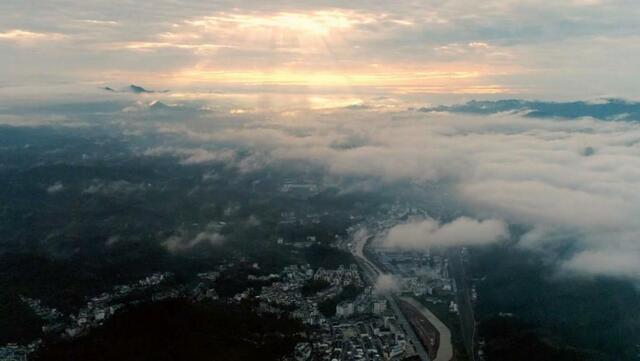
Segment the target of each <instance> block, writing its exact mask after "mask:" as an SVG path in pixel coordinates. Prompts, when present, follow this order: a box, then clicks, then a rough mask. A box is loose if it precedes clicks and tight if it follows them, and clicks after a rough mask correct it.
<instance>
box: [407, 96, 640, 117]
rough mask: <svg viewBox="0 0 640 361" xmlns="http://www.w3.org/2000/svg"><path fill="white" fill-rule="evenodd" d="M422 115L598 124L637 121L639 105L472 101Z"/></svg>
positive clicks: (618, 101) (614, 101) (607, 101)
mask: <svg viewBox="0 0 640 361" xmlns="http://www.w3.org/2000/svg"><path fill="white" fill-rule="evenodd" d="M419 111H422V112H451V113H466V114H485V115H487V114H496V113H522V114H524V116H527V117H534V118H565V119H576V118H583V117H592V118H596V119H601V120H628V121H640V103H638V102H632V101H627V100H623V99H613V98H608V99H601V100H598V101H593V102H589V101H573V102H545V101H529V100H521V99H505V100H492V101H477V100H472V101H470V102H467V103H464V104H456V105H440V106H436V107H424V108H420V109H419Z"/></svg>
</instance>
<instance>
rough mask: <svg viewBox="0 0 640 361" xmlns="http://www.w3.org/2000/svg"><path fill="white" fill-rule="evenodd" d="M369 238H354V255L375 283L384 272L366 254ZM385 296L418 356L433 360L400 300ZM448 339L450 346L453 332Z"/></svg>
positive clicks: (366, 275) (372, 282)
mask: <svg viewBox="0 0 640 361" xmlns="http://www.w3.org/2000/svg"><path fill="white" fill-rule="evenodd" d="M367 239H368V236H366V235H361V236H360V237H357V238H355V239H354V241H355V242H356V246H355V248H354V255H355V256H356V257H358V258H359V259H360V260H361V261H362V263H363V268H364V270H365V278H367V280H368V281H369V283H371V284H372V285H374V284H375V283H376V280H377V277H378V275H381V274H383V272H382V271H380V269H379V268H378V267H377V266H376V265H375V264H374V263H373V262H371V261H369V259H368V258H367V257H366V256H365V255H364V247H365V245H366V243H367ZM385 298H386V299H387V302H389V305H390V306H391V309H392V310H393V312H394V313H395V315H396V318H397V319H398V322H400V324H401V325H402V328H403V329H404V330H405V332H406V334H407V339H408V340H409V341H411V343H412V344H413V347H414V348H415V350H416V353H417V354H418V357H420V360H422V361H431V359H430V358H429V354H428V353H427V351H426V350H425V348H424V346H423V345H422V342H420V339H419V338H418V335H416V333H415V331H414V330H413V327H411V324H410V323H409V321H408V320H407V318H406V317H405V316H404V314H403V313H402V312H401V311H400V307H399V306H398V302H397V301H396V298H395V296H392V295H390V294H388V295H386V296H385ZM432 315H433V314H432ZM425 317H426V315H425ZM433 317H435V316H433ZM428 319H429V318H428ZM436 319H437V318H436ZM438 321H439V320H438ZM440 323H442V322H440ZM445 327H446V326H445ZM447 330H448V329H447ZM441 337H442V336H441ZM448 339H449V347H450V346H451V333H449V338H448ZM438 356H440V352H438ZM436 360H438V361H449V360H450V358H449V359H446V360H439V359H436Z"/></svg>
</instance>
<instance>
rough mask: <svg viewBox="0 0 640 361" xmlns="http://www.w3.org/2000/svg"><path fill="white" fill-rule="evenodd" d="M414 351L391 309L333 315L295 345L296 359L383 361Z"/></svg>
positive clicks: (398, 358) (294, 357)
mask: <svg viewBox="0 0 640 361" xmlns="http://www.w3.org/2000/svg"><path fill="white" fill-rule="evenodd" d="M413 355H415V350H414V349H413V347H412V346H411V344H410V343H409V342H407V340H406V336H405V333H404V330H403V329H402V327H401V326H400V324H399V323H398V322H397V320H396V319H395V316H393V313H392V312H391V311H389V310H386V309H385V311H383V312H382V313H381V314H377V315H375V314H372V313H366V314H361V315H358V316H356V317H352V318H348V319H339V318H336V319H333V320H332V322H328V323H326V324H324V325H321V326H319V327H315V328H312V329H311V331H310V332H309V341H308V342H302V343H300V344H298V346H297V347H296V351H295V353H294V355H293V356H292V357H291V358H290V359H291V360H294V359H295V360H296V361H305V360H314V361H333V360H338V361H382V360H401V359H403V358H405V357H410V356H413Z"/></svg>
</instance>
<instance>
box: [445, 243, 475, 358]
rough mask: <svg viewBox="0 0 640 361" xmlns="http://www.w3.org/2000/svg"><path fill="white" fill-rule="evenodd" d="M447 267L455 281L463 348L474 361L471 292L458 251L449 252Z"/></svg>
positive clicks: (473, 318) (473, 319)
mask: <svg viewBox="0 0 640 361" xmlns="http://www.w3.org/2000/svg"><path fill="white" fill-rule="evenodd" d="M449 266H450V271H451V276H452V277H453V278H454V279H455V281H456V302H457V303H458V310H459V311H460V324H461V326H462V327H461V330H462V339H463V342H464V347H465V349H466V350H467V353H468V354H469V360H471V361H474V360H475V358H476V355H475V333H476V320H475V315H474V312H473V303H472V301H471V291H470V290H469V287H468V282H467V281H468V279H467V276H466V274H465V269H464V264H463V261H462V256H461V254H460V249H458V248H454V249H452V250H451V251H450V252H449Z"/></svg>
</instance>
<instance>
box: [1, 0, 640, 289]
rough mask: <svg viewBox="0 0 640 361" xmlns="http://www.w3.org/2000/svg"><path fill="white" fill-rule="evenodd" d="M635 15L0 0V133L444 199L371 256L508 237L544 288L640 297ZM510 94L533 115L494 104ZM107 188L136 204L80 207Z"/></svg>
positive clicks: (638, 28)
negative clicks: (419, 189)
mask: <svg viewBox="0 0 640 361" xmlns="http://www.w3.org/2000/svg"><path fill="white" fill-rule="evenodd" d="M639 16H640V3H638V2H637V0H564V1H547V0H520V1H516V0H483V1H475V0H474V1H472V0H450V1H443V0H421V1H401V0H398V1H393V2H390V1H376V0H370V1H361V0H351V1H337V0H334V1H311V0H299V1H295V2H293V1H278V0H272V1H263V0H237V1H224V0H220V1H195V0H182V1H177V0H157V1H154V2H152V3H149V2H140V1H127V0H115V1H103V0H94V1H91V2H87V1H79V0H65V1H55V0H51V1H25V0H21V1H14V0H4V1H1V2H0V123H1V124H5V125H11V126H38V125H43V124H46V125H51V124H54V125H57V126H61V127H86V126H99V127H112V128H114V129H118V130H119V131H121V134H123V136H124V137H126V136H130V135H136V134H160V135H163V136H167V135H171V136H174V137H176V138H179V139H181V140H182V141H181V142H177V143H175V144H155V145H152V146H149V147H148V149H139V150H136V151H137V152H139V155H140V156H143V157H154V156H161V155H162V156H164V155H171V156H173V157H175V159H176V161H178V162H179V163H181V164H183V165H185V166H189V165H193V164H207V163H214V162H224V163H226V164H227V165H228V166H229V167H236V168H238V169H239V170H241V171H242V172H247V173H250V172H252V171H255V170H260V169H264V168H267V167H270V166H272V165H274V164H282V163H285V164H286V163H287V162H298V161H302V162H309V163H311V164H314V165H316V166H319V167H321V168H322V169H323V170H325V171H326V173H327V175H328V176H329V177H335V178H336V179H340V178H344V177H348V178H352V179H358V180H360V182H359V183H358V182H356V184H355V185H352V186H353V187H354V188H353V189H351V190H349V189H347V190H345V191H354V190H357V191H371V192H377V191H378V190H380V189H387V188H391V187H393V186H394V185H398V184H403V183H404V184H406V183H410V184H413V185H418V186H424V187H425V188H427V187H431V186H433V185H434V184H435V185H443V186H444V188H442V189H439V190H438V192H440V193H441V194H442V195H443V196H445V197H446V200H447V202H449V203H450V204H451V205H455V206H456V207H459V211H460V214H461V215H460V217H458V218H456V219H452V220H443V219H437V217H436V216H435V215H429V216H425V217H423V218H419V219H411V220H408V221H407V222H404V223H402V224H398V225H396V226H394V227H392V228H391V229H389V230H388V232H387V233H386V234H382V235H380V239H381V240H382V242H387V244H388V245H392V246H398V247H406V248H409V249H412V248H421V247H428V246H447V245H455V246H464V245H468V246H480V245H486V244H491V243H495V242H501V241H504V240H506V239H511V238H516V239H515V242H516V244H517V247H521V248H523V249H527V250H532V251H534V252H538V253H540V254H542V255H545V256H547V257H548V260H549V262H550V263H552V264H553V265H555V267H556V269H557V270H558V272H561V273H563V274H577V275H586V276H592V275H606V276H611V277H621V278H626V279H633V280H635V281H638V282H640V223H639V222H638V219H640V123H639V121H640V103H639V102H638V101H637V100H638V99H640V97H639V94H638V91H637V89H638V88H639V87H638V85H640V84H638V79H640V68H639V67H638V66H637V64H638V61H637V59H639V56H640V22H639V21H638V20H637V19H638V18H639ZM130 84H136V85H138V86H144V87H145V88H146V89H150V90H155V92H148V93H136V92H132V89H131V88H128V86H129V85H130ZM105 87H109V88H110V89H111V90H106V89H104V88H105ZM165 90H166V92H165ZM512 98H518V99H528V100H540V101H538V102H532V101H507V102H496V101H494V100H496V99H512ZM610 98H618V100H612V99H610ZM477 99H481V100H486V102H470V103H467V102H468V101H471V100H477ZM621 99H622V100H621ZM569 100H570V101H573V102H567V101H569ZM560 102H564V103H560ZM456 104H457V105H456ZM461 104H462V105H461ZM239 154H243V155H242V156H240V155H239ZM114 189H118V190H119V191H122V189H126V191H127V192H135V191H140V190H138V189H135V187H134V188H130V187H128V186H127V185H126V184H125V183H119V184H118V185H117V187H115V186H113V185H112V186H108V185H99V184H96V185H95V187H94V188H93V189H92V191H93V192H111V191H114ZM47 190H48V192H49V193H51V194H55V193H59V192H65V191H71V190H69V189H67V188H66V186H65V185H64V184H62V183H60V182H57V181H55V180H54V181H53V182H52V183H51V184H50V186H49V188H48V189H47ZM432 216H433V217H432ZM514 225H517V226H519V227H521V228H522V229H523V230H524V233H523V234H515V233H514V232H512V226H514ZM221 241H223V240H221V239H220V237H219V235H217V234H215V233H212V232H205V233H203V234H202V235H201V236H199V238H198V239H196V240H194V242H210V243H216V242H221ZM166 245H167V247H168V248H176V247H178V248H179V245H178V244H177V243H176V242H175V240H168V241H167V244H166ZM567 249H571V250H572V251H571V252H569V253H567V252H566V250H567Z"/></svg>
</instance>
